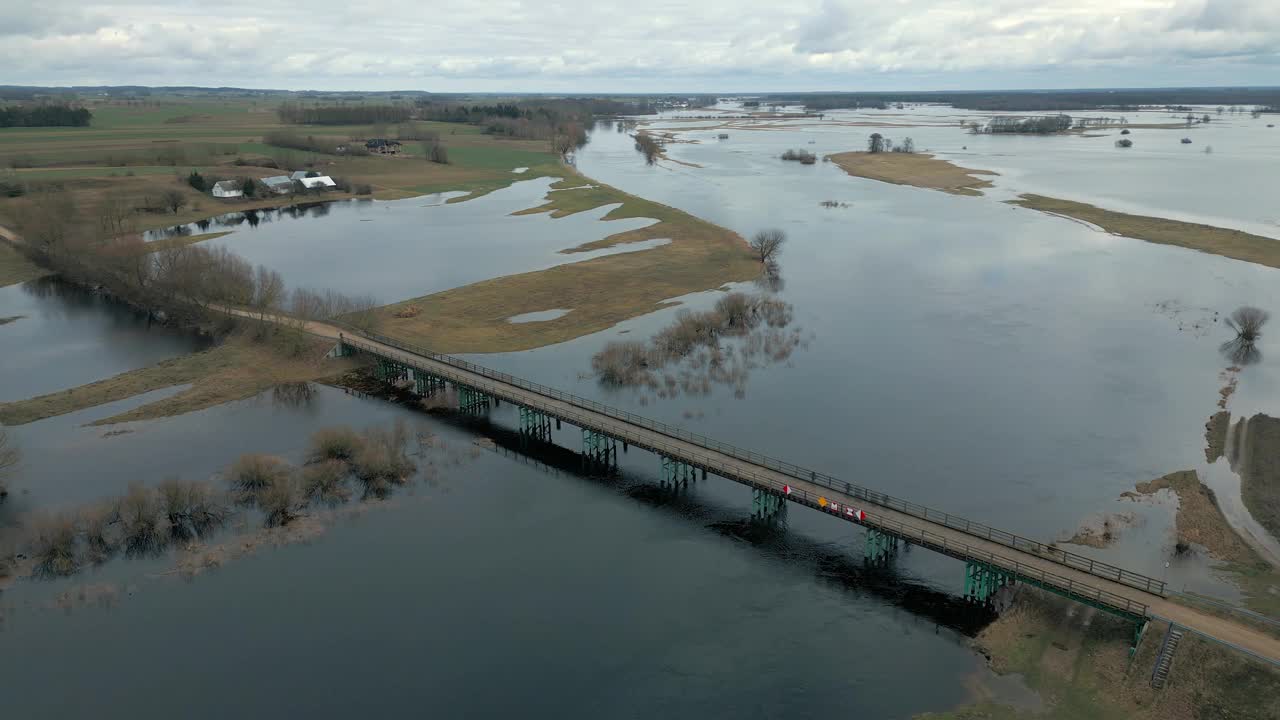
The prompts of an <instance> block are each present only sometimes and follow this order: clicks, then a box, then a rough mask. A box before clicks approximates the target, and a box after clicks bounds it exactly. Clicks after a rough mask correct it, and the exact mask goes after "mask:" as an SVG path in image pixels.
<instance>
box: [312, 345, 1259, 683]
mask: <svg viewBox="0 0 1280 720" xmlns="http://www.w3.org/2000/svg"><path fill="white" fill-rule="evenodd" d="M306 329H307V330H308V331H310V332H312V333H314V334H317V335H321V336H324V337H330V338H333V339H335V340H337V341H338V344H337V347H336V348H335V353H336V354H338V355H352V354H361V355H366V356H368V357H370V358H371V359H373V360H374V362H375V366H374V369H375V372H376V374H377V375H378V377H379V378H380V379H382V380H383V381H386V382H392V383H400V384H402V385H405V386H408V387H412V389H413V391H414V392H415V393H417V394H419V395H423V396H427V395H431V394H433V393H435V392H438V391H440V390H441V389H443V388H444V387H446V385H452V386H453V387H454V388H455V390H456V396H457V401H458V406H459V410H461V411H464V412H473V413H479V412H484V411H485V410H487V408H489V407H490V405H491V404H496V403H499V402H506V403H509V404H511V405H514V406H516V407H518V408H519V410H520V432H521V434H522V435H525V436H527V437H528V438H531V439H535V440H539V441H544V442H549V441H550V438H551V427H552V424H553V423H554V425H555V426H556V427H560V426H561V424H562V423H568V424H571V425H574V426H576V427H578V428H580V429H581V431H582V442H583V447H582V456H583V461H584V463H587V464H589V465H590V466H591V467H592V468H593V469H599V470H606V471H607V470H610V469H614V468H616V466H617V450H618V447H619V445H621V447H622V449H623V450H624V451H625V450H626V449H627V448H629V447H631V446H635V447H638V448H642V449H644V450H648V451H650V452H652V453H654V454H656V455H657V456H658V457H659V459H660V468H661V478H662V482H663V483H668V484H673V485H680V484H687V483H688V482H689V481H690V480H691V479H693V478H694V477H695V476H696V475H698V474H701V475H702V476H703V477H705V476H706V475H707V474H708V473H710V474H714V475H718V476H720V477H723V478H727V479H729V480H732V481H735V482H738V483H741V484H742V485H745V486H748V487H749V488H750V489H751V492H752V508H753V511H752V514H753V517H754V518H756V519H758V520H761V521H764V522H773V521H776V520H778V519H779V518H781V517H782V516H783V515H784V514H785V512H786V508H787V506H788V505H790V504H796V505H802V506H805V507H808V508H812V509H813V510H815V511H817V512H821V513H825V514H828V515H831V516H833V517H837V518H839V519H841V520H844V521H846V522H849V523H851V524H854V525H859V526H861V527H863V528H865V529H866V531H867V539H866V559H867V561H869V562H873V563H880V562H885V561H886V560H887V559H888V558H890V557H891V556H892V554H893V553H894V551H895V550H896V548H897V547H898V546H899V545H900V544H902V543H909V544H911V545H917V546H920V547H923V548H928V549H930V550H933V551H935V552H939V553H942V554H944V555H947V556H950V557H953V558H956V559H958V560H961V561H963V562H964V563H965V595H966V597H968V598H969V599H971V600H972V601H974V602H975V603H988V602H990V601H991V600H992V599H993V597H994V596H995V595H996V594H997V593H998V592H999V591H1000V590H1001V589H1002V588H1004V587H1006V586H1009V585H1012V584H1014V583H1019V582H1021V583H1027V584H1030V585H1034V586H1036V587H1040V588H1043V589H1045V590H1048V591H1050V592H1054V593H1057V594H1059V595H1062V596H1065V597H1068V598H1071V599H1073V600H1075V601H1078V602H1081V603H1085V604H1088V605H1091V606H1093V607H1096V608H1098V609H1100V610H1103V611H1106V612H1109V613H1113V614H1115V615H1118V616H1121V617H1123V618H1127V619H1129V620H1132V621H1133V622H1134V627H1135V636H1134V646H1135V647H1136V645H1137V643H1138V642H1139V640H1140V639H1141V636H1142V632H1143V631H1144V630H1145V628H1146V626H1147V621H1148V620H1150V619H1159V620H1164V621H1167V622H1169V623H1170V625H1171V627H1172V626H1177V627H1180V628H1185V629H1188V630H1191V631H1193V632H1196V633H1199V634H1201V635H1204V636H1207V637H1209V638H1212V639H1215V640H1219V641H1221V642H1224V643H1226V644H1228V645H1230V646H1232V647H1235V648H1237V649H1239V650H1242V651H1244V652H1246V653H1248V654H1251V655H1253V656H1255V657H1257V658H1260V659H1263V660H1266V661H1269V662H1272V663H1276V664H1280V638H1277V637H1276V636H1275V635H1272V634H1268V633H1266V632H1259V631H1258V630H1256V629H1254V628H1252V627H1249V626H1248V625H1245V624H1242V623H1240V622H1236V621H1234V620H1232V619H1230V618H1226V617H1223V616H1221V615H1220V614H1211V613H1209V612H1205V611H1202V610H1199V609H1196V608H1192V607H1189V606H1187V605H1182V604H1178V603H1175V602H1173V601H1172V600H1170V599H1169V597H1168V595H1169V594H1171V593H1169V591H1168V589H1167V588H1166V586H1165V583H1164V582H1163V581H1161V580H1159V579H1156V578H1152V577H1149V576H1146V575H1143V574H1141V573H1136V572H1133V571H1130V570H1125V569H1123V568H1120V567H1117V566H1114V565H1110V564H1108V563H1104V562H1100V561H1097V560H1094V559H1092V558H1089V557H1086V556H1083V555H1079V554H1076V553H1073V552H1070V551H1066V550H1063V549H1061V548H1058V547H1054V546H1051V545H1047V544H1045V543H1041V542H1038V541H1036V540H1032V539H1029V538H1025V537H1021V536H1019V535H1015V534H1013V533H1009V532H1006V531H1003V530H999V529H996V528H993V527H990V526H988V525H985V524H982V523H979V522H975V521H972V520H969V519H966V518H963V517H960V516H957V515H953V514H950V513H946V512H943V511H940V510H936V509H933V508H929V507H926V506H923V505H919V504H916V503H913V502H909V501H906V500H903V499H900V498H896V497H893V496H890V495H887V494H885V493H881V492H877V491H875V490H872V489H869V488H866V487H862V486H860V485H856V484H854V483H851V482H846V481H844V480H840V479H838V478H835V477H832V476H830V475H827V474H825V473H820V472H818V471H816V470H810V469H806V468H802V467H800V466H797V465H793V464H791V463H787V462H784V461H781V460H776V459H774V458H770V457H767V456H764V455H761V454H759V453H756V452H752V451H750V450H745V449H742V448H737V447H734V446H732V445H728V444H726V443H722V442H719V441H716V440H714V439H711V438H708V437H705V436H702V435H698V434H696V433H692V432H689V431H688V430H685V429H682V428H679V427H675V426H672V425H668V424H666V423H661V422H658V421H655V420H651V419H649V418H645V417H643V416H640V415H636V414H634V413H631V412H628V411H625V410H620V409H617V408H612V407H609V406H607V405H604V404H601V403H598V402H595V401H593V400H589V399H587V398H582V397H578V396H575V395H571V394H569V393H565V392H562V391H560V390H557V389H555V388H552V387H548V386H545V385H541V384H539V383H534V382H530V381H528V380H523V379H521V378H517V377H514V376H512V375H509V374H507V373H502V372H498V371H495V370H491V369H488V368H485V367H482V366H479V365H476V364H474V363H470V362H467V361H465V360H462V359H459V358H454V357H450V356H447V355H441V354H438V353H434V352H431V351H429V350H427V349H425V348H420V347H414V346H412V345H407V344H404V343H401V342H398V341H395V340H393V339H391V338H387V337H383V336H379V335H374V334H359V335H356V334H352V333H351V332H349V331H342V330H340V329H338V328H336V327H333V326H329V325H324V324H320V323H308V324H307V327H306Z"/></svg>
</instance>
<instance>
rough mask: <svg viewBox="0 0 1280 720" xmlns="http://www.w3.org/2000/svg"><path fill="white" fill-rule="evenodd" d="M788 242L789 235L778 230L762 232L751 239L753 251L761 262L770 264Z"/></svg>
mask: <svg viewBox="0 0 1280 720" xmlns="http://www.w3.org/2000/svg"><path fill="white" fill-rule="evenodd" d="M786 241H787V234H786V233H785V232H783V231H781V230H778V229H770V230H761V231H760V232H758V233H756V234H755V235H753V236H752V237H751V243H750V244H751V250H752V252H753V253H754V254H755V256H756V257H758V258H760V262H762V263H768V262H769V260H770V259H772V258H773V257H774V256H775V255H777V254H778V253H779V252H780V251H781V249H782V244H783V243H784V242H786Z"/></svg>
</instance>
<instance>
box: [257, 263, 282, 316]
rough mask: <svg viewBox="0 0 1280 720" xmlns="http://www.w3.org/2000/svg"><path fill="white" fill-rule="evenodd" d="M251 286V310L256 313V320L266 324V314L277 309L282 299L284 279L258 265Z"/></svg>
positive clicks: (273, 271)
mask: <svg viewBox="0 0 1280 720" xmlns="http://www.w3.org/2000/svg"><path fill="white" fill-rule="evenodd" d="M253 285H254V288H253V309H254V310H257V311H258V319H259V320H260V321H261V322H263V323H266V321H267V314H268V313H269V312H271V311H272V310H276V309H277V308H279V307H280V301H281V300H282V299H283V298H284V278H283V277H281V276H280V273H278V272H276V271H275V270H269V269H267V268H266V267H264V266H262V265H259V266H258V273H257V276H256V277H255V278H254V283H253Z"/></svg>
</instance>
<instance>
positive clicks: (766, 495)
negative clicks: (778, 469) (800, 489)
mask: <svg viewBox="0 0 1280 720" xmlns="http://www.w3.org/2000/svg"><path fill="white" fill-rule="evenodd" d="M751 519H752V520H754V521H756V522H760V523H765V524H767V525H775V524H777V523H780V522H785V521H786V519H787V498H786V497H785V496H784V495H783V494H782V493H780V492H777V491H776V490H769V489H766V488H759V487H753V488H751Z"/></svg>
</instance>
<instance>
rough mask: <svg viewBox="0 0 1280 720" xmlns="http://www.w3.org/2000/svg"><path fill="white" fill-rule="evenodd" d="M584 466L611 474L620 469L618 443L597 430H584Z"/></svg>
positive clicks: (594, 470) (590, 469)
mask: <svg viewBox="0 0 1280 720" xmlns="http://www.w3.org/2000/svg"><path fill="white" fill-rule="evenodd" d="M582 466H583V467H584V468H585V469H587V470H589V471H591V472H600V473H604V474H611V473H613V472H614V471H615V470H617V469H618V441H617V440H614V439H613V438H611V437H609V436H608V435H605V434H604V433H598V432H596V431H595V430H588V429H587V428H583V429H582Z"/></svg>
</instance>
